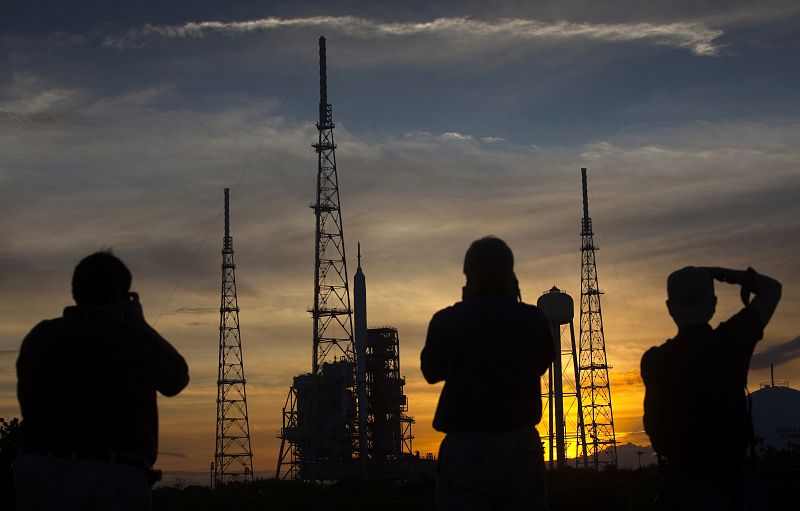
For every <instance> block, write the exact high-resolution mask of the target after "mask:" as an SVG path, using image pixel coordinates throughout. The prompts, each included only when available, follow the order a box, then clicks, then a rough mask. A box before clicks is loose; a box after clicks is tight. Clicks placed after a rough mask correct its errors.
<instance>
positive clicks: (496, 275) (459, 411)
mask: <svg viewBox="0 0 800 511" xmlns="http://www.w3.org/2000/svg"><path fill="white" fill-rule="evenodd" d="M464 274H465V275H466V277H467V283H466V285H465V286H464V289H463V298H462V301H461V302H458V303H456V304H454V305H453V306H451V307H447V308H445V309H442V310H440V311H439V312H437V313H436V314H434V316H433V318H432V319H431V322H430V325H429V327H428V335H427V338H426V340H425V347H424V348H423V350H422V353H421V364H422V374H423V375H424V376H425V379H426V380H427V381H428V383H437V382H440V381H444V387H443V388H442V393H441V396H440V397H439V404H438V406H437V408H436V415H435V416H434V419H433V427H434V428H435V429H437V430H438V431H443V432H445V433H446V434H447V436H446V437H445V438H444V441H443V442H442V445H441V447H440V448H439V465H438V467H437V475H436V508H437V509H438V510H439V511H445V510H458V511H466V510H472V511H478V510H500V509H507V510H515V511H534V510H536V511H539V510H546V509H547V504H546V492H545V468H544V449H543V448H542V443H541V440H540V439H539V434H538V433H537V431H536V424H538V423H539V421H540V420H541V418H542V398H541V394H542V391H541V385H540V381H539V379H540V377H541V375H542V374H544V372H545V371H546V370H547V368H548V367H550V364H551V363H552V362H553V358H554V357H555V345H554V343H553V338H552V334H551V331H550V326H549V324H548V322H547V319H546V318H545V316H544V314H543V313H542V312H541V311H540V310H539V309H538V308H537V307H536V306H534V305H528V304H525V303H522V301H521V297H520V292H519V285H518V283H517V278H516V276H515V275H514V255H513V253H512V252H511V249H510V248H509V247H508V245H506V244H505V242H503V241H502V240H500V239H498V238H495V237H492V236H489V237H486V238H481V239H479V240H477V241H475V242H473V243H472V245H470V247H469V250H467V253H466V255H465V256H464Z"/></svg>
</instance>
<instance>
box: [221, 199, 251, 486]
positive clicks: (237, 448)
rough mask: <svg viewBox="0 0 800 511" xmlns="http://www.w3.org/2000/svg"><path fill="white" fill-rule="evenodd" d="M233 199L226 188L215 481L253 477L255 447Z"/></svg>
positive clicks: (231, 480)
mask: <svg viewBox="0 0 800 511" xmlns="http://www.w3.org/2000/svg"><path fill="white" fill-rule="evenodd" d="M229 203H230V201H229V189H228V188H225V237H224V238H223V240H222V300H221V303H220V308H219V371H218V373H217V441H216V449H215V451H214V484H225V483H229V482H242V481H252V480H253V451H252V450H251V449H250V424H249V422H248V416H247V393H246V392H245V378H244V358H243V356H242V338H241V334H240V332H239V302H238V300H237V298H236V264H234V262H233V238H232V237H231V235H230V214H229Z"/></svg>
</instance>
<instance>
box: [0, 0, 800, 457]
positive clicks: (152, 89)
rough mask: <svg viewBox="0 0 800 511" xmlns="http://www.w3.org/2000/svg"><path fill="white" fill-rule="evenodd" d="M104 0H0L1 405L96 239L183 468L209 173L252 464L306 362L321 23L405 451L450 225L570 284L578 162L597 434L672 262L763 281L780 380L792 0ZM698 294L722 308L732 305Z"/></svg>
mask: <svg viewBox="0 0 800 511" xmlns="http://www.w3.org/2000/svg"><path fill="white" fill-rule="evenodd" d="M113 4H116V3H111V4H109V3H107V2H99V1H96V2H76V3H69V5H67V4H66V3H63V2H55V1H53V2H36V1H33V2H16V1H12V2H11V4H10V7H9V8H7V9H4V15H3V17H2V18H0V190H2V191H1V192H0V193H1V194H2V196H1V197H2V200H0V219H2V220H0V226H2V231H0V232H2V236H1V237H0V282H2V284H3V285H2V286H0V315H1V317H2V318H3V320H2V322H0V416H16V415H18V414H19V409H18V405H17V402H16V395H15V383H16V376H15V372H14V362H15V360H16V356H17V350H18V348H19V344H20V342H21V340H22V338H23V337H24V336H25V334H26V333H27V332H28V331H29V330H30V328H31V327H32V326H33V325H35V324H36V323H37V322H38V321H40V320H42V319H45V318H51V317H57V316H59V315H60V314H61V311H62V309H63V307H64V306H66V305H69V304H71V297H70V289H69V282H70V277H71V272H72V269H73V268H74V265H75V264H76V263H77V262H78V261H79V260H80V259H81V258H82V257H83V256H84V255H87V254H88V253H91V252H93V251H96V250H99V249H103V248H112V249H113V250H114V252H115V253H116V254H117V255H118V256H119V257H120V258H122V259H123V260H124V261H125V262H126V263H127V264H128V266H129V267H130V268H131V270H132V272H133V275H134V280H133V288H134V289H135V290H136V291H138V292H139V293H140V295H141V299H142V302H143V305H144V309H145V314H146V317H147V318H148V320H149V321H150V323H151V324H152V325H154V326H155V328H156V329H158V330H159V331H160V332H161V333H162V334H163V335H164V337H166V338H167V339H169V340H170V341H171V342H172V343H173V344H174V345H175V346H176V347H177V348H178V349H179V350H180V351H181V352H182V353H183V354H184V355H185V356H186V358H187V360H188V362H189V365H190V370H191V376H192V381H191V383H190V385H189V387H188V388H187V389H186V390H185V391H184V392H183V393H181V394H180V395H179V396H177V397H174V398H169V399H166V398H160V400H159V406H160V419H161V445H160V451H161V454H160V457H159V463H158V464H159V466H160V467H161V468H164V469H167V470H187V471H202V470H206V469H207V467H208V465H209V463H210V461H211V459H212V457H213V448H214V421H215V398H216V370H217V350H218V342H219V340H218V324H219V286H220V264H221V256H220V250H221V241H222V235H223V234H222V222H221V213H222V197H223V189H224V188H225V187H230V188H231V201H232V203H231V229H232V235H233V239H234V248H235V249H236V255H235V259H236V263H237V275H236V276H237V284H238V298H239V304H240V307H241V313H240V320H241V333H242V342H243V350H244V354H245V359H246V360H245V372H246V374H247V394H248V405H249V411H250V421H251V431H252V441H253V451H254V455H255V458H254V466H255V469H256V471H259V472H267V471H273V470H274V467H275V462H276V457H277V451H278V443H279V441H278V440H277V438H276V437H277V433H278V429H279V428H280V420H281V408H282V406H283V404H284V401H285V399H286V394H287V391H288V387H289V386H290V385H291V380H292V376H294V375H296V374H301V373H305V372H308V371H309V370H310V361H311V327H312V325H311V318H310V315H309V314H308V313H307V312H306V310H307V309H308V307H309V306H310V305H311V303H312V301H313V294H312V292H313V288H312V285H313V264H314V217H313V213H312V211H311V210H310V209H309V208H308V205H309V204H310V203H311V201H312V200H313V197H314V193H315V189H314V187H315V179H316V154H315V152H314V150H313V149H312V148H311V147H310V145H311V144H312V143H314V142H315V139H316V128H315V125H314V122H315V117H316V116H317V103H318V101H319V96H318V94H319V89H318V77H317V48H318V46H317V39H318V37H319V36H320V35H324V36H326V37H327V41H328V43H327V46H328V97H329V101H330V102H331V103H332V105H333V117H334V121H335V123H336V129H335V138H336V141H337V144H338V148H337V163H338V176H339V185H340V193H341V201H342V214H343V221H344V234H345V243H346V246H347V249H348V250H347V251H348V254H349V255H350V260H349V261H348V262H349V264H350V269H351V278H352V272H353V270H354V268H355V261H354V258H352V256H353V255H354V254H355V244H356V242H361V245H362V253H363V256H364V257H363V267H364V272H365V274H366V277H367V289H368V304H369V324H370V325H371V326H378V325H387V324H388V325H393V326H396V327H397V328H398V329H399V333H400V343H401V348H400V352H401V372H402V374H403V375H405V377H406V393H407V395H408V398H409V407H410V410H409V413H410V414H411V415H412V416H414V417H415V419H416V424H415V426H414V428H415V429H414V432H415V437H416V438H415V440H414V449H415V450H419V451H420V452H421V453H423V454H424V453H427V452H433V453H435V452H437V450H438V444H439V442H440V441H441V438H442V435H441V434H440V433H438V432H436V431H434V430H433V428H432V427H431V420H432V417H433V412H434V409H435V405H436V401H437V398H438V393H439V391H440V388H441V387H440V386H438V385H428V384H426V383H425V381H424V379H423V378H422V375H421V374H420V371H419V352H420V350H421V348H422V345H423V342H424V336H425V331H426V328H427V323H428V321H429V319H430V317H431V315H432V314H433V313H434V312H435V311H436V310H438V309H440V308H442V307H445V306H447V305H450V304H452V303H454V302H456V301H458V300H459V298H460V292H461V286H462V285H463V275H462V274H461V265H462V261H463V255H464V252H465V250H466V248H467V246H468V245H469V243H470V242H471V241H472V240H474V239H476V238H479V237H481V236H484V235H487V234H494V235H497V236H499V237H501V238H503V239H504V240H506V241H507V242H508V243H509V245H510V246H511V248H512V249H513V250H514V252H515V256H516V272H517V275H518V278H519V281H520V284H521V289H522V295H523V299H524V300H526V301H528V302H535V301H536V299H537V298H538V296H539V295H540V294H541V293H542V292H544V291H545V290H547V289H549V288H550V287H552V286H553V285H556V286H558V287H559V288H561V289H564V290H566V291H567V292H568V293H570V294H572V296H573V297H577V295H578V294H579V289H580V252H579V247H580V237H579V235H580V217H581V197H580V168H581V167H587V168H588V169H589V171H588V172H589V187H590V206H589V207H590V216H591V217H592V220H593V225H594V230H595V233H596V236H595V242H596V244H597V245H598V246H599V247H600V250H599V251H598V254H597V264H598V275H599V281H600V287H601V288H602V289H603V290H604V291H605V293H606V294H605V295H603V302H602V306H603V314H604V317H603V319H604V322H605V335H606V345H607V352H608V360H609V363H610V365H611V366H612V369H611V382H612V400H613V405H614V416H615V421H616V431H617V438H618V440H619V441H620V442H622V443H627V442H636V443H638V444H640V445H645V444H647V443H648V441H647V437H646V435H644V434H643V432H642V422H641V415H642V398H643V392H644V389H643V387H642V383H641V379H640V377H639V373H638V367H639V365H638V364H639V359H640V357H641V355H642V353H643V352H644V351H645V350H646V349H647V348H648V347H650V346H652V345H655V344H659V343H661V342H663V341H664V340H666V339H667V338H669V337H671V336H672V335H674V333H675V327H674V325H673V324H672V322H671V320H670V318H669V316H668V314H667V312H666V308H665V306H664V300H665V298H666V297H665V287H666V286H665V281H666V277H667V275H668V274H669V273H670V272H671V271H672V270H674V269H677V268H681V267H683V266H686V265H698V266H699V265H706V266H724V267H731V268H740V269H741V268H746V267H747V266H752V267H754V268H755V269H756V270H758V271H760V272H762V273H765V274H768V275H770V276H773V277H775V278H777V279H778V280H780V281H781V282H782V283H783V299H782V301H781V304H780V305H779V307H778V310H777V312H776V314H775V316H774V318H773V320H772V322H771V323H770V325H769V327H768V328H767V329H766V332H765V336H764V339H763V341H761V343H760V344H759V345H758V347H757V353H756V356H755V357H754V360H753V364H752V368H751V372H750V376H749V388H750V390H756V389H758V388H759V385H760V383H761V382H766V381H767V380H768V378H769V364H770V363H774V364H775V372H776V379H778V380H787V381H789V382H790V384H792V385H793V386H794V387H795V388H797V387H798V386H800V360H798V359H799V358H800V344H798V342H800V341H799V340H798V335H800V325H798V322H797V319H796V318H797V317H798V313H800V265H798V263H797V259H796V254H797V253H798V249H800V241H798V240H800V203H799V202H798V200H797V199H798V197H800V171H798V165H799V164H800V144H798V142H799V141H800V93H798V90H800V62H799V61H800V51H799V50H800V30H799V29H800V7H798V6H797V4H796V2H793V1H785V2H782V1H764V2H745V1H729V2H710V1H708V2H703V1H700V2H698V1H672V2H632V1H622V0H618V1H609V2H604V3H603V8H602V9H600V8H598V6H597V4H596V3H594V2H589V1H580V0H576V1H570V2H563V1H533V2H530V1H528V2H518V1H500V2H492V4H491V6H489V5H488V4H485V3H482V2H469V1H467V2H412V1H409V2H403V3H390V2H386V1H380V0H378V1H371V2H362V1H345V2H336V3H335V4H333V3H331V2H304V1H295V2H265V1H264V2H260V1H246V2H245V1H242V2H226V3H224V5H223V4H219V3H218V2H210V1H199V2H198V1H193V2H188V1H175V2H169V3H168V5H166V6H164V5H161V4H162V2H152V1H142V2H136V3H131V4H129V5H123V6H120V5H113ZM717 294H718V296H719V306H718V312H717V319H716V320H715V321H719V320H724V319H726V318H727V317H729V316H730V315H731V314H733V313H734V312H735V311H736V310H738V308H739V307H740V303H739V301H738V290H736V289H734V288H733V287H731V286H727V285H724V284H721V285H718V286H717ZM486 349H487V350H488V349H492V346H491V345H489V344H487V347H486ZM486 384H487V385H491V384H492V382H490V381H487V382H486ZM498 391H500V389H498ZM497 413H498V414H500V413H503V411H502V410H498V411H497ZM710 440H711V439H710Z"/></svg>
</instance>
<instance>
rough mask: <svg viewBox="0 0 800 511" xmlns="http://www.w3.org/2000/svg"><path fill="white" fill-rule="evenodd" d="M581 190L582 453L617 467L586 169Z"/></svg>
mask: <svg viewBox="0 0 800 511" xmlns="http://www.w3.org/2000/svg"><path fill="white" fill-rule="evenodd" d="M581 182H582V186H583V221H582V223H581V323H580V364H579V372H580V377H579V380H580V393H581V405H582V407H583V420H584V424H585V430H586V437H587V438H586V440H585V441H586V448H585V452H586V454H587V456H588V459H589V464H590V465H591V466H592V467H594V468H596V469H598V468H600V466H601V465H603V466H606V465H616V464H617V441H616V436H615V434H614V413H613V411H612V408H611V385H610V382H609V379H608V359H607V357H606V341H605V337H604V334H603V313H602V310H601V309H600V295H602V294H603V292H602V291H600V288H599V286H598V284H597V264H596V261H595V252H596V250H597V247H596V246H595V244H594V232H593V231H592V219H591V218H590V217H589V194H588V189H587V186H586V169H585V168H584V169H581Z"/></svg>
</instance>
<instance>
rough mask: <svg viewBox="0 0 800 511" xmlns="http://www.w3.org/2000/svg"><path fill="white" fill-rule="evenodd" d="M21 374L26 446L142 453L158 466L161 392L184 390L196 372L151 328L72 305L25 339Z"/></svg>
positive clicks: (19, 388)
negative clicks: (157, 397) (158, 406)
mask: <svg viewBox="0 0 800 511" xmlns="http://www.w3.org/2000/svg"><path fill="white" fill-rule="evenodd" d="M17 378H18V383H17V396H18V398H19V403H20V408H21V410H22V417H23V422H22V445H23V447H24V446H27V447H30V448H35V449H39V450H41V449H48V450H53V451H56V452H67V453H69V452H74V453H78V454H80V453H98V452H107V451H112V452H123V453H135V454H141V455H143V456H145V457H146V459H147V460H148V461H149V462H150V463H151V464H152V463H154V462H155V460H156V453H157V451H158V411H157V407H156V392H157V391H158V392H161V393H162V394H164V395H166V396H173V395H175V394H177V393H178V392H180V391H181V390H182V389H183V388H184V387H186V385H187V384H188V382H189V370H188V367H187V365H186V361H185V360H184V359H183V357H182V356H181V355H180V354H179V353H178V352H177V351H176V350H175V348H173V347H172V346H171V345H170V344H169V343H168V342H167V341H166V340H164V339H163V338H162V337H161V336H160V335H158V333H156V331H155V330H153V329H152V328H150V327H148V326H142V325H137V324H133V323H130V322H125V321H122V320H120V319H117V318H115V317H113V316H112V315H110V314H108V313H105V312H102V311H99V310H96V309H91V308H87V307H80V306H73V307H67V308H66V309H64V316H63V317H61V318H56V319H51V320H45V321H42V322H41V323H39V324H38V325H36V326H35V327H34V328H33V330H31V332H30V333H29V334H28V335H27V336H26V337H25V339H24V340H23V341H22V346H21V348H20V354H19V358H18V359H17Z"/></svg>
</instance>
